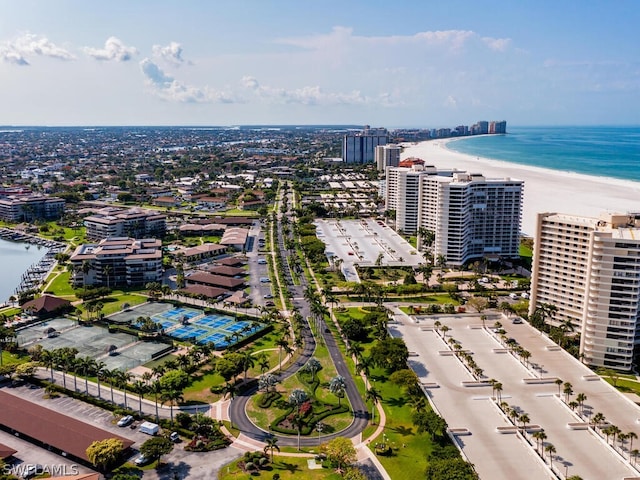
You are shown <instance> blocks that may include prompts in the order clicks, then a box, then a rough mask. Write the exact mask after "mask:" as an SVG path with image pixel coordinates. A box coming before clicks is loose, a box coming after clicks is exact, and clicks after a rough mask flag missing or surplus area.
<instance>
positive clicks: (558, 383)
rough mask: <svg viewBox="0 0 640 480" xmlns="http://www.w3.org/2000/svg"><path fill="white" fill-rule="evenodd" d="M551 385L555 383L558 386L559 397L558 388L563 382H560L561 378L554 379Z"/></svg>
mask: <svg viewBox="0 0 640 480" xmlns="http://www.w3.org/2000/svg"><path fill="white" fill-rule="evenodd" d="M553 383H555V384H556V385H557V386H558V396H560V387H562V384H563V383H564V382H563V381H562V379H561V378H556V379H555V380H554V382H553Z"/></svg>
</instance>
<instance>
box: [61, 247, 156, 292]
mask: <svg viewBox="0 0 640 480" xmlns="http://www.w3.org/2000/svg"><path fill="white" fill-rule="evenodd" d="M69 260H70V262H71V264H72V266H73V276H72V281H73V284H74V286H76V287H78V286H85V287H89V286H100V287H109V288H111V287H116V286H129V287H134V286H144V285H146V284H147V283H151V282H162V274H163V268H162V242H161V241H160V240H157V239H134V238H125V237H113V238H105V239H104V240H101V241H100V242H99V243H97V244H84V245H80V246H78V247H77V248H76V250H75V251H74V252H73V254H72V255H71V258H70V259H69Z"/></svg>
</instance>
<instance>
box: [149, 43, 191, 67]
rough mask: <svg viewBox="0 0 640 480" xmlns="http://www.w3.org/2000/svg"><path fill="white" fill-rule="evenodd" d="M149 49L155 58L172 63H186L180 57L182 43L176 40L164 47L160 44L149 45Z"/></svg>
mask: <svg viewBox="0 0 640 480" xmlns="http://www.w3.org/2000/svg"><path fill="white" fill-rule="evenodd" d="M151 51H152V52H153V56H154V57H155V58H158V59H161V60H164V61H165V62H167V63H171V64H173V65H182V64H183V63H188V62H186V61H185V59H184V58H182V45H180V44H179V43H178V42H171V43H169V45H167V46H164V47H163V46H162V45H154V46H153V47H151Z"/></svg>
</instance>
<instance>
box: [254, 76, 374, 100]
mask: <svg viewBox="0 0 640 480" xmlns="http://www.w3.org/2000/svg"><path fill="white" fill-rule="evenodd" d="M241 83H242V86H243V87H245V88H247V89H249V90H251V91H253V93H254V94H256V95H257V96H258V97H260V98H264V99H268V100H272V101H275V102H281V103H298V104H302V105H363V104H366V103H371V102H372V99H370V98H367V97H365V96H363V95H362V93H361V92H360V91H358V90H353V91H351V92H349V93H332V92H324V91H323V90H322V89H321V88H320V87H319V86H305V87H302V88H296V89H292V90H286V89H284V88H274V87H270V86H263V85H260V83H259V82H258V81H257V80H256V79H255V78H254V77H250V76H245V77H243V78H242V82H241Z"/></svg>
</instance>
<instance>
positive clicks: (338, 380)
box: [329, 375, 347, 406]
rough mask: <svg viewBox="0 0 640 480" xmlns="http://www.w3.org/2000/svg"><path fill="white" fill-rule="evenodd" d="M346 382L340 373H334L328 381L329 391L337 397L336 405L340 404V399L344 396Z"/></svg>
mask: <svg viewBox="0 0 640 480" xmlns="http://www.w3.org/2000/svg"><path fill="white" fill-rule="evenodd" d="M346 389H347V384H346V382H345V380H344V377H343V376H342V375H336V376H335V377H333V378H332V379H331V382H329V391H330V392H331V393H333V394H334V395H335V396H336V397H338V406H340V400H341V399H342V398H343V397H344V394H345V391H346Z"/></svg>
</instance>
